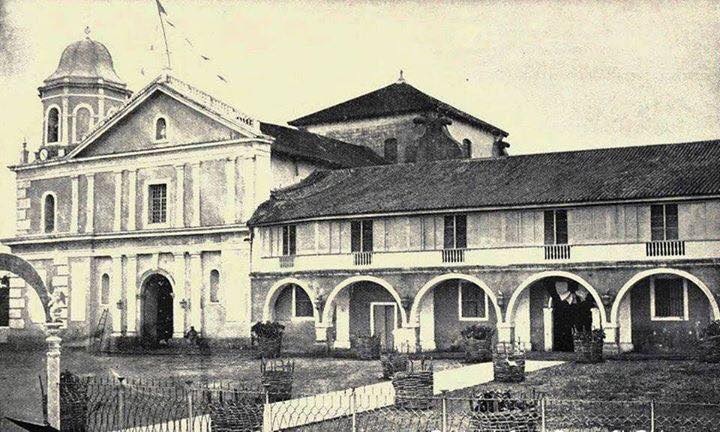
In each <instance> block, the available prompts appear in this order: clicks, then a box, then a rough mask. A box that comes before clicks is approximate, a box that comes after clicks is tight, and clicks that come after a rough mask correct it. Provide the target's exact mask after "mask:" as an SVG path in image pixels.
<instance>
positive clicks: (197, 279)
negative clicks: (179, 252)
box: [188, 253, 204, 332]
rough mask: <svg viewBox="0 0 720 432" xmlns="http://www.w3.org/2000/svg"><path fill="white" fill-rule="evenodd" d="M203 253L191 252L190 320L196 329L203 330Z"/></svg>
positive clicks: (190, 323)
mask: <svg viewBox="0 0 720 432" xmlns="http://www.w3.org/2000/svg"><path fill="white" fill-rule="evenodd" d="M203 279H204V278H203V273H202V255H200V253H192V254H190V322H189V324H188V327H189V326H191V325H192V326H195V330H197V331H198V332H200V331H202V329H203V327H202V310H201V305H202V293H203Z"/></svg>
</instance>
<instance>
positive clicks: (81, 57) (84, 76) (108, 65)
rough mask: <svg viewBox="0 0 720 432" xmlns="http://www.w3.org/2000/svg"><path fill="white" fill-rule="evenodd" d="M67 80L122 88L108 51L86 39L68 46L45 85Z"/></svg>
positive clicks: (95, 42) (103, 46)
mask: <svg viewBox="0 0 720 432" xmlns="http://www.w3.org/2000/svg"><path fill="white" fill-rule="evenodd" d="M65 78H68V79H70V80H71V81H75V80H78V79H79V80H92V81H95V80H98V79H102V80H104V81H105V82H108V83H114V84H119V85H121V86H124V85H125V83H123V81H122V80H121V79H120V77H119V76H118V75H117V73H116V72H115V67H114V66H113V59H112V56H111V55H110V51H108V49H107V48H106V47H105V45H103V44H101V43H100V42H98V41H95V40H92V39H90V37H89V36H88V37H86V38H85V39H83V40H79V41H77V42H73V43H71V44H70V45H68V46H67V47H66V48H65V50H64V51H63V53H62V56H60V63H59V64H58V67H57V69H56V70H55V72H53V74H52V75H50V76H49V77H47V79H45V83H50V82H52V81H55V80H60V79H65Z"/></svg>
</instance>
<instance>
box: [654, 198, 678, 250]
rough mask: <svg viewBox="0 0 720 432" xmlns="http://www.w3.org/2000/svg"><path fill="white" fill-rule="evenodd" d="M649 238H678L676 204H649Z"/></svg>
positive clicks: (658, 239) (659, 239)
mask: <svg viewBox="0 0 720 432" xmlns="http://www.w3.org/2000/svg"><path fill="white" fill-rule="evenodd" d="M650 239H651V240H652V241H663V240H677V239H678V207H677V204H655V205H652V206H650Z"/></svg>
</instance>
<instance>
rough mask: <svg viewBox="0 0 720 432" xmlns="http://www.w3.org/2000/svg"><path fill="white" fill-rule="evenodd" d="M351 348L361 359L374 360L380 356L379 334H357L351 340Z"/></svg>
mask: <svg viewBox="0 0 720 432" xmlns="http://www.w3.org/2000/svg"><path fill="white" fill-rule="evenodd" d="M352 349H353V351H354V352H355V355H357V357H358V358H359V359H361V360H376V359H379V358H380V337H379V336H358V337H355V338H353V340H352Z"/></svg>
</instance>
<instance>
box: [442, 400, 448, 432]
mask: <svg viewBox="0 0 720 432" xmlns="http://www.w3.org/2000/svg"><path fill="white" fill-rule="evenodd" d="M447 392H448V391H447V390H442V432H447V430H448V428H447Z"/></svg>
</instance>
